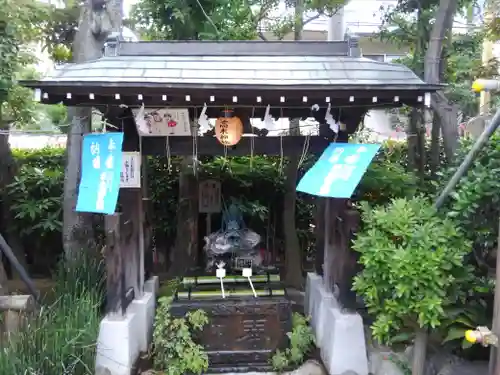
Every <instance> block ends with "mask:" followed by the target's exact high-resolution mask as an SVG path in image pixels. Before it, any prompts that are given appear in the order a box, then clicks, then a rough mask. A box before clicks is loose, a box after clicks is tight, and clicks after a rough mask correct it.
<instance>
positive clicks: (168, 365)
mask: <svg viewBox="0 0 500 375" xmlns="http://www.w3.org/2000/svg"><path fill="white" fill-rule="evenodd" d="M171 301H172V297H171V296H170V297H162V298H160V300H159V306H158V307H157V309H156V317H155V323H154V331H153V350H152V353H151V354H152V356H153V366H154V369H155V370H157V371H158V372H159V373H161V374H165V375H184V374H198V375H199V374H201V373H203V372H205V371H206V370H207V369H208V355H207V353H206V352H205V350H204V348H203V347H202V346H201V345H199V344H196V343H195V342H194V340H193V335H195V334H196V333H197V332H199V331H201V330H202V329H203V327H204V326H205V325H206V324H207V323H208V317H207V315H206V313H205V312H204V311H203V310H196V311H190V312H188V313H187V314H186V316H185V317H184V318H173V317H172V315H171V314H170V311H169V310H170V303H171Z"/></svg>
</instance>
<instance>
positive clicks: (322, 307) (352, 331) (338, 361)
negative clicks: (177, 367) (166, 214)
mask: <svg viewBox="0 0 500 375" xmlns="http://www.w3.org/2000/svg"><path fill="white" fill-rule="evenodd" d="M305 306H306V311H307V314H308V315H309V316H310V317H311V326H312V327H313V329H314V332H315V336H316V345H317V346H318V347H319V348H320V351H321V359H322V360H323V363H324V364H325V367H326V369H327V371H328V373H329V374H330V375H341V374H343V373H347V372H349V371H352V372H354V373H356V374H358V375H368V359H367V352H366V343H365V334H364V328H363V320H362V319H361V316H360V315H359V314H356V313H345V312H343V311H342V310H341V309H340V306H339V304H338V302H337V301H336V299H335V297H334V296H333V295H332V294H331V293H330V292H329V291H327V290H326V289H325V288H324V286H323V281H322V278H321V276H318V275H316V274H314V273H309V274H308V275H307V284H306V296H305Z"/></svg>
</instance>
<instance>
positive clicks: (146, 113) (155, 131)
mask: <svg viewBox="0 0 500 375" xmlns="http://www.w3.org/2000/svg"><path fill="white" fill-rule="evenodd" d="M132 112H133V113H134V117H135V122H136V126H137V130H138V132H139V135H140V136H142V137H147V136H163V137H170V136H185V135H191V124H190V122H189V112H188V110H187V108H144V106H142V107H141V108H138V109H133V110H132Z"/></svg>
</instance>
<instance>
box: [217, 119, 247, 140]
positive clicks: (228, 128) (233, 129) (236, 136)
mask: <svg viewBox="0 0 500 375" xmlns="http://www.w3.org/2000/svg"><path fill="white" fill-rule="evenodd" d="M242 135H243V123H242V122H241V120H240V118H239V117H236V116H233V112H232V111H224V116H223V117H219V118H218V119H217V121H216V123H215V136H216V137H217V139H218V140H219V142H220V143H221V144H223V145H224V146H234V145H235V144H237V143H238V142H239V141H240V139H241V136H242Z"/></svg>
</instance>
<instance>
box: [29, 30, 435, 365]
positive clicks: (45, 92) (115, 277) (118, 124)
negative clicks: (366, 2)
mask: <svg viewBox="0 0 500 375" xmlns="http://www.w3.org/2000/svg"><path fill="white" fill-rule="evenodd" d="M22 84H23V85H24V86H27V87H30V88H32V89H33V90H34V91H35V96H36V98H37V99H39V100H40V102H41V103H43V104H57V103H63V104H64V105H66V106H69V107H94V108H97V109H99V110H100V112H101V113H102V114H103V115H104V117H105V118H106V121H107V122H108V123H109V124H111V125H112V126H111V127H109V128H108V131H120V132H123V133H124V140H123V151H124V152H140V153H141V154H142V155H166V154H167V153H168V154H169V155H172V156H175V155H177V156H182V155H186V156H191V155H193V152H194V151H193V149H194V147H193V142H194V143H196V150H195V152H196V155H193V156H197V155H207V156H209V155H228V156H235V155H250V154H252V155H258V154H261V155H281V156H287V155H291V154H297V153H300V152H303V150H304V149H307V152H308V153H311V154H321V153H322V152H323V151H324V150H325V148H326V147H328V146H329V145H330V143H332V142H347V141H348V139H349V135H351V134H353V133H355V132H356V131H357V129H358V127H359V125H360V124H361V123H362V122H363V119H364V116H365V115H366V113H367V112H368V111H369V110H371V109H381V108H382V109H383V108H394V107H400V106H403V105H407V106H410V107H416V108H424V107H425V106H428V105H429V104H430V95H431V93H433V92H435V91H437V90H439V89H440V86H438V85H430V84H426V83H425V82H423V81H422V80H421V79H420V78H419V77H418V76H416V75H415V74H414V73H413V72H412V71H411V70H410V69H409V68H407V67H405V66H403V65H399V64H394V63H388V62H379V61H373V60H370V59H367V58H363V57H362V56H361V53H360V50H359V48H358V47H357V42H356V39H354V38H351V39H349V40H346V41H338V42H322V41H321V42H318V41H311V42H310V41H298V42H295V41H294V42H292V41H287V42H284V41H223V42H200V41H156V42H122V41H119V40H108V42H107V43H106V45H105V48H104V51H103V56H102V57H101V58H99V59H97V60H95V61H89V62H84V63H78V64H67V65H63V66H61V67H59V68H57V69H55V71H54V72H53V73H51V75H49V76H47V77H45V78H43V79H40V80H34V81H24V82H22ZM149 109H154V110H155V111H156V110H158V111H159V110H160V109H162V110H164V111H169V110H172V111H173V112H172V113H173V114H172V113H170V112H169V114H168V116H169V118H168V119H169V125H168V129H167V127H165V129H163V128H162V129H160V128H157V129H156V130H154V131H153V130H151V129H152V128H151V123H148V124H144V123H143V120H144V119H145V115H144V114H145V113H146V112H147V111H148V110H149ZM227 111H231V112H232V113H233V114H234V116H237V117H238V118H239V119H241V122H242V133H243V134H242V137H241V139H238V142H236V143H234V144H229V145H223V144H222V143H223V142H222V143H221V139H220V137H219V136H216V135H217V134H215V133H216V131H215V130H214V129H213V128H210V127H209V128H208V129H200V128H199V127H198V124H200V123H201V122H202V121H201V120H202V117H203V116H206V117H207V118H209V119H214V118H220V117H221V116H222V115H221V114H222V113H225V112H227ZM174 112H175V113H174ZM149 113H150V114H149V116H150V117H154V114H153V112H149ZM269 117H271V118H273V119H277V120H278V119H280V118H289V119H306V118H314V119H315V120H316V122H317V124H318V125H317V127H318V130H317V132H315V133H313V134H306V135H304V134H300V132H292V131H290V132H289V133H283V134H285V135H283V134H281V135H280V136H271V135H269V129H266V128H265V127H262V126H255V124H254V122H255V121H254V119H260V120H263V121H264V122H265V120H266V118H269ZM327 118H332V119H333V120H334V122H335V123H336V124H337V125H338V128H335V127H333V126H332V121H326V119H327ZM170 122H172V127H171V126H170ZM177 123H180V124H181V125H183V126H181V127H175V126H176V124H177ZM186 124H187V125H186ZM145 125H147V126H148V127H149V128H148V129H149V130H147V131H146V133H147V134H146V133H141V130H140V129H141V127H143V126H145ZM225 126H226V125H225ZM179 128H182V129H181V130H182V131H179V130H178V129H179ZM166 131H171V132H173V133H165V132H166ZM178 131H179V132H178ZM176 132H177V133H176ZM174 133H175V134H174ZM224 139H226V138H224ZM141 188H142V189H123V188H122V189H121V190H120V198H119V201H120V203H121V207H122V211H121V212H120V213H116V214H115V215H109V216H106V231H107V238H108V240H107V249H106V266H107V270H108V278H107V293H108V294H107V312H108V315H110V316H114V317H115V318H114V319H115V321H114V323H113V324H114V325H113V328H110V327H111V325H110V326H109V327H108V326H107V325H106V324H107V323H106V322H107V320H106V319H108V317H106V318H105V319H104V320H103V323H102V324H101V333H100V340H101V339H102V340H104V341H106V339H105V337H107V336H106V333H105V332H107V331H106V330H109V331H110V332H112V333H113V334H116V332H118V330H121V329H122V328H118V325H117V324H118V323H116V316H121V317H123V319H122V323H120V324H123V325H124V327H125V326H126V327H125V328H123V329H124V330H128V331H127V332H129V331H130V332H136V331H138V332H150V331H151V326H152V322H151V321H150V320H149V321H147V319H150V315H148V314H149V313H144V314H143V315H144V319H145V322H141V323H137V324H142V325H141V326H140V327H139V328H136V329H132V330H131V328H130V327H129V326H127V324H128V325H130V324H136V323H131V322H132V320H130V319H128V318H127V319H126V318H125V317H127V316H128V315H127V314H128V312H127V311H128V310H127V308H128V306H129V305H130V304H131V303H132V304H133V303H136V304H138V305H137V306H139V305H140V306H142V305H141V303H142V302H140V301H142V299H144V298H146V297H147V295H148V293H153V295H154V292H153V291H152V290H151V288H150V287H148V282H145V281H144V273H145V269H144V268H145V267H144V264H145V261H144V254H145V253H148V250H149V247H150V246H151V238H150V236H151V230H150V228H151V220H153V219H152V218H151V217H148V216H147V215H148V214H147V212H146V211H147V210H146V209H145V207H146V204H147V202H146V201H147V196H146V194H147V192H146V189H145V187H144V186H141ZM319 201H322V202H323V203H325V204H324V209H323V211H322V212H323V214H324V216H323V217H324V222H321V223H317V225H318V226H320V227H321V229H322V230H323V236H324V239H323V240H322V241H321V242H319V243H320V245H318V246H317V258H318V259H319V260H320V262H319V265H317V269H316V272H317V274H318V275H317V277H318V278H319V280H323V281H322V282H323V283H324V285H325V288H326V290H327V292H328V293H330V292H331V290H332V287H333V284H339V285H341V287H342V288H344V289H346V290H347V289H350V285H349V282H345V280H344V281H342V280H340V279H341V278H342V277H344V276H342V275H343V274H344V273H343V272H341V271H339V267H340V268H341V267H343V262H341V258H342V257H346V256H348V255H346V254H344V253H339V251H340V250H339V249H340V248H342V249H341V250H342V251H344V250H345V249H347V248H348V247H349V246H348V245H346V241H350V240H349V239H348V238H350V237H349V236H350V233H351V231H352V230H354V229H353V228H355V227H356V225H357V224H356V223H355V222H356V218H355V215H353V212H352V209H351V208H350V207H349V206H348V205H346V199H336V198H321V199H319ZM337 219H338V220H337ZM339 233H340V234H339ZM337 237H338V238H337ZM346 238H347V240H346ZM285 246H286V244H285ZM336 251H337V255H335V252H336ZM333 258H335V259H336V262H334V263H335V264H333V263H332V259H333ZM339 275H340V276H339ZM269 280H271V278H269V277H268V281H269ZM244 281H245V280H244ZM255 282H257V281H255ZM269 282H272V280H271V281H269ZM217 283H218V282H217ZM216 285H218V284H216ZM271 294H272V293H271ZM285 294H286V293H285ZM285 297H286V295H285V296H283V294H276V295H270V296H269V297H265V298H264V297H261V298H255V299H252V298H253V295H251V297H248V298H240V299H237V300H235V301H232V300H231V299H230V298H228V299H225V300H224V301H222V300H220V299H214V300H212V301H207V300H204V301H190V302H189V303H188V304H185V305H182V306H181V307H180V310H179V311H184V312H185V311H188V310H189V308H191V307H192V308H195V307H196V308H203V309H207V310H208V311H209V316H210V319H214V322H218V323H217V324H216V323H214V325H213V326H214V327H215V328H213V329H214V330H216V329H219V330H220V331H217V332H215V331H214V332H212V333H210V334H207V335H208V336H210V337H215V336H217V335H219V337H223V338H224V339H223V341H220V340H219V341H215V342H208V341H207V342H208V344H207V345H208V346H207V348H208V349H207V350H209V358H210V361H211V365H213V364H214V363H215V364H217V365H218V366H222V367H224V366H223V365H224V364H227V363H232V364H233V365H234V366H237V365H238V364H241V363H254V364H256V368H262V366H264V365H265V364H266V363H268V360H269V356H270V355H271V353H272V352H273V351H274V350H276V348H277V347H281V346H282V345H283V342H285V343H286V335H285V333H286V332H287V329H289V322H290V319H289V318H290V314H291V312H290V311H291V310H290V307H289V303H288V301H287V300H286V298H285ZM148 298H150V297H148ZM153 299H154V298H153ZM137 301H139V302H140V303H139V302H137ZM231 301H232V302H231ZM149 303H150V302H144V303H143V304H144V305H145V306H146V305H147V306H149V305H148V304H149ZM137 306H136V307H135V308H136V310H134V311H136V312H137V311H142V310H140V309H141V307H137ZM242 306H243V307H242ZM276 309H277V310H276ZM148 311H149V310H148ZM153 311H154V307H153ZM315 311H316V310H315ZM317 311H319V310H317ZM242 312H243V313H244V314H246V315H245V317H246V318H245V319H247V320H244V321H245V322H246V321H252V322H253V321H255V322H260V323H262V319H264V320H265V324H264V323H262V324H264V325H263V326H262V327H261V326H259V327H260V328H259V329H260V331H259V332H260V333H259V334H257V335H255V334H250V333H247V331H245V329H247V328H245V327H243V328H241V329H242V330H243V331H245V335H246V336H245V335H243V336H242V337H243V338H241V340H240V339H238V340H240V341H238V344H237V345H236V344H234V342H236V341H237V340H236V338H234V337H233V336H231V335H234V334H235V332H236V331H238V330H239V329H240V328H238V329H235V328H234V327H239V325H238V324H239V323H238V322H239V321H236V320H234V321H233V320H232V319H226V318H228V317H229V318H232V317H233V315H234V316H236V315H237V314H241V313H242ZM308 313H311V314H312V313H313V312H311V311H309V312H308ZM137 314H138V313H137ZM228 314H229V315H228ZM259 314H260V315H259ZM141 316H142V315H141ZM146 316H148V317H149V318H147V319H146ZM259 316H261V317H259ZM262 316H264V318H262ZM325 316H326V315H325ZM110 319H111V318H110ZM141 319H142V318H141ZM238 319H243V318H241V317H240V318H238ZM259 319H260V320H259ZM332 319H334V318H332ZM260 323H259V324H260ZM110 324H111V323H110ZM255 324H257V323H255ZM356 324H357V323H356ZM210 325H211V323H210ZM106 327H107V328H106ZM127 327H128V328H127ZM217 327H218V328H217ZM221 327H222V328H221ZM252 327H253V326H252ZM210 329H212V328H210ZM248 329H249V330H250V329H251V328H248ZM252 329H253V328H252ZM255 329H257V328H255ZM221 332H222V333H221ZM238 332H239V331H238ZM353 332H354V331H353ZM356 332H357V333H351V336H352V337H354V336H356V335H358V334H359V335H361V336H362V335H363V330H362V326H361V330H360V331H359V332H361V333H359V332H358V331H356ZM144 334H145V335H146V333H144ZM266 335H267V336H266ZM208 336H207V337H208ZM361 336H360V337H361ZM124 337H125V336H124ZM127 337H128V336H127ZM356 337H357V336H356ZM233 338H234V340H233ZM247 339H248V340H247ZM128 340H129V341H130V340H133V338H132V339H130V338H128ZM141 340H143V341H147V340H148V338H147V336H146V338H144V339H141ZM251 340H253V341H251ZM283 340H285V341H283ZM360 340H364V336H363V338H362V339H361V338H360ZM104 341H103V342H104ZM233 341H234V342H233ZM247 341H248V342H247ZM339 342H340V341H339ZM125 344H126V340H125V339H124V340H123V343H122V344H121V345H125ZM233 344H234V345H233ZM99 345H100V346H99ZM99 345H98V366H101V367H106V368H108V369H109V370H110V371H111V372H109V373H110V374H115V372H113V370H111V367H112V366H113V364H112V361H111V360H114V361H115V362H116V361H118V358H117V357H116V356H115V354H113V353H114V352H113V353H111V354H110V353H108V354H106V356H104V355H103V356H101V357H99V356H100V354H99V353H100V352H99V350H100V349H99V348H101V349H102V345H104V344H101V343H99ZM110 345H111V344H110ZM127 345H129V346H130V348H129V349H130V350H129V353H132V352H133V351H134V350H136V349H134V348H135V347H133V345H135V344H134V343H132V342H130V343H128V344H127ZM322 345H323V344H322ZM325 345H330V344H325ZM363 345H364V341H363ZM140 346H141V347H140V350H141V351H142V350H144V349H147V342H146V343H142V341H141V345H140ZM144 346H146V348H144ZM347 346H348V347H349V345H347ZM236 347H237V349H236ZM321 349H322V350H323V348H321ZM137 350H139V349H137ZM325 350H326V349H325ZM134 353H135V352H134ZM235 353H236V354H235ZM325 353H326V352H325ZM338 353H340V352H338ZM134 355H135V354H134ZM137 356H138V352H137ZM137 356H136V357H135V358H137ZM99 358H100V359H99ZM106 358H108V359H109V358H111V359H109V360H108V359H106ZM346 358H347V357H346ZM349 358H351V359H352V358H354V357H353V356H352V355H351V357H349ZM339 360H341V359H339ZM364 360H365V361H366V359H364ZM326 362H328V361H326ZM326 362H325V364H326V365H327V366H330V364H329V363H326ZM354 362H356V361H354ZM357 362H358V364H356V363H355V364H354V365H353V366H355V367H356V366H358V367H356V368H348V367H346V369H350V370H356V372H357V373H359V374H360V375H363V372H364V368H362V369H361V370H360V369H359V368H360V367H359V366H361V367H363V366H364V365H363V364H362V363H361V362H362V361H361V360H359V361H357ZM99 363H100V365H99ZM331 363H336V364H338V363H340V362H338V361H337V362H336V361H333V362H331ZM363 363H364V362H363ZM259 366H260V367H259ZM332 371H333V370H332ZM220 372H223V371H220ZM116 373H118V372H116ZM339 373H340V372H339Z"/></svg>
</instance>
